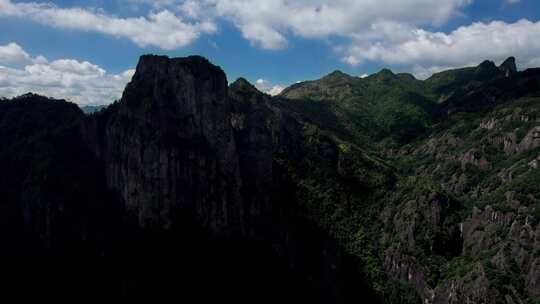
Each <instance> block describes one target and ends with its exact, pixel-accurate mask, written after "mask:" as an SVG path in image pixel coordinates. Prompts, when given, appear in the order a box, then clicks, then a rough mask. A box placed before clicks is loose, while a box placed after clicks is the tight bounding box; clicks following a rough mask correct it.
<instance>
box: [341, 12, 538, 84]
mask: <svg viewBox="0 0 540 304" xmlns="http://www.w3.org/2000/svg"><path fill="white" fill-rule="evenodd" d="M385 27H387V28H392V27H395V25H392V24H390V25H388V24H386V25H385V24H382V25H381V24H375V25H373V26H372V29H373V32H372V35H364V36H357V37H355V38H354V39H353V40H352V42H351V44H350V45H349V46H348V47H346V48H344V49H343V50H342V52H344V55H343V60H344V61H345V62H347V63H349V64H351V65H357V64H361V63H363V62H365V61H373V62H383V63H386V64H390V65H408V66H414V68H415V73H416V74H417V76H419V77H425V76H429V74H430V73H432V72H433V71H438V70H441V69H445V68H449V67H462V66H466V65H472V64H478V63H480V62H481V61H483V60H485V59H492V60H495V61H502V60H504V59H505V58H506V57H508V56H512V55H513V56H516V57H517V58H518V60H519V62H518V63H519V65H520V66H521V67H530V66H533V64H534V60H536V59H535V58H538V54H539V53H540V40H538V39H537V38H538V37H540V22H536V23H533V22H530V21H527V20H520V21H518V22H515V23H510V24H509V23H505V22H501V21H494V22H491V23H481V22H477V23H473V24H471V25H469V26H463V27H460V28H458V29H456V30H455V31H453V32H451V33H449V34H447V33H442V32H430V31H426V30H423V29H419V28H416V27H412V26H409V27H401V30H400V31H391V30H384V28H385ZM380 28H383V30H378V29H380Z"/></svg>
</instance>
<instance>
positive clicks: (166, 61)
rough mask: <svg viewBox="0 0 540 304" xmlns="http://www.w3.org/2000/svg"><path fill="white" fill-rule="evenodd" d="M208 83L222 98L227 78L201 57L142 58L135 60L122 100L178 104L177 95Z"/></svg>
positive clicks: (151, 56) (146, 56) (219, 69)
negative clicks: (134, 66)
mask: <svg viewBox="0 0 540 304" xmlns="http://www.w3.org/2000/svg"><path fill="white" fill-rule="evenodd" d="M202 83H208V85H211V86H212V87H213V88H215V91H216V92H218V95H220V96H222V95H226V92H227V79H226V76H225V73H224V72H223V70H222V69H221V68H220V67H218V66H216V65H213V64H212V63H210V62H209V61H208V60H207V59H206V58H204V57H201V56H189V57H179V58H169V57H167V56H156V55H144V56H141V58H140V59H139V63H138V64H137V69H136V70H135V74H134V75H133V78H132V80H131V82H130V83H129V84H128V85H127V87H126V90H125V91H124V95H123V98H122V101H123V102H126V103H128V104H131V103H134V104H140V103H143V102H144V103H148V102H152V103H159V104H172V103H182V100H181V99H182V98H184V95H182V94H181V93H180V92H184V91H186V90H193V91H200V90H202V88H199V87H200V85H201V84H202Z"/></svg>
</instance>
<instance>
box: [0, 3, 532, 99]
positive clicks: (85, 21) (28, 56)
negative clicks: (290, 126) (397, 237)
mask: <svg viewBox="0 0 540 304" xmlns="http://www.w3.org/2000/svg"><path fill="white" fill-rule="evenodd" d="M291 3H292V1H286V0H157V1H149V0H107V1H105V0H90V1H88V0H86V1H83V0H58V1H38V0H33V1H18V0H0V28H2V31H1V32H0V95H1V96H12V95H17V94H20V93H23V92H25V91H29V90H31V91H35V92H38V93H42V94H47V95H50V96H53V97H57V98H66V99H69V100H72V101H74V102H77V103H79V104H102V103H109V102H111V101H112V100H113V99H115V98H118V97H119V96H120V93H121V91H122V88H123V86H124V85H125V83H126V82H127V81H129V78H130V76H131V74H132V72H133V71H132V69H133V68H134V67H135V65H136V62H137V59H138V57H139V56H140V55H142V54H147V53H154V54H165V55H169V56H186V55H191V54H198V55H202V56H205V57H207V58H209V59H210V60H211V61H212V62H213V63H215V64H217V65H220V66H221V67H222V68H223V69H224V70H225V71H226V73H227V75H228V78H229V81H233V80H234V79H236V78H237V77H240V76H242V77H245V78H247V79H248V80H250V81H252V82H253V83H256V84H257V85H258V86H259V87H260V89H261V90H264V91H268V92H272V93H277V92H279V90H280V89H281V88H283V87H285V86H287V85H290V84H292V83H295V82H297V81H301V80H306V79H315V78H319V77H321V76H323V75H325V74H327V73H329V72H331V71H333V70H336V69H340V70H342V71H344V72H347V73H349V74H351V75H357V76H360V75H364V74H370V73H374V72H377V71H378V70H380V69H381V68H383V67H390V68H391V69H393V70H395V71H399V72H411V73H413V74H415V75H416V76H417V77H419V78H425V77H428V76H429V75H431V74H432V73H433V72H437V71H440V70H442V69H446V68H453V67H461V66H467V65H472V64H476V63H479V62H480V61H482V60H484V59H491V60H494V61H496V62H497V63H498V62H500V61H502V60H504V59H505V58H506V57H508V56H511V55H515V56H516V57H518V64H519V66H520V68H527V67H532V66H536V65H538V66H540V41H538V40H540V39H538V38H539V37H540V22H539V20H540V1H538V0H520V1H516V0H437V1H433V0H387V1H381V0H379V1H375V0H296V1H294V4H291ZM44 78H49V79H46V81H45V80H44Z"/></svg>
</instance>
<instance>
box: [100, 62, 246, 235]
mask: <svg viewBox="0 0 540 304" xmlns="http://www.w3.org/2000/svg"><path fill="white" fill-rule="evenodd" d="M227 92H228V88H227V79H226V77H225V74H224V73H223V71H222V70H221V69H220V68H218V67H216V66H214V65H212V64H210V63H209V62H208V61H207V60H206V59H204V58H202V57H188V58H176V59H169V58H167V57H160V56H143V57H141V60H140V61H139V64H138V65H137V70H136V73H135V75H134V76H133V79H132V81H131V82H130V83H129V84H128V86H127V87H126V90H125V92H124V94H123V96H122V99H121V100H120V101H119V103H118V104H117V106H116V107H114V108H112V109H110V111H111V112H112V113H110V114H109V115H110V117H109V120H108V121H107V122H106V127H105V134H104V136H105V138H104V140H103V147H102V155H103V159H104V162H105V164H106V167H105V173H106V178H107V184H108V185H109V187H110V188H111V189H112V190H113V191H115V192H117V193H119V194H120V196H121V197H122V199H123V200H124V202H125V204H126V207H127V210H128V211H129V212H132V213H133V214H134V215H136V217H137V219H138V222H139V224H140V225H141V226H143V227H144V226H149V227H163V228H169V227H171V225H173V223H174V221H175V216H176V215H178V213H179V212H194V213H195V214H196V216H197V218H198V221H200V222H201V223H202V224H203V225H204V226H207V227H209V228H211V229H212V230H214V231H226V230H227V229H240V230H243V231H244V230H245V229H246V228H245V227H244V224H245V223H243V222H242V221H241V217H242V216H241V215H242V213H243V212H244V206H243V204H242V199H241V197H240V187H241V181H240V173H239V164H238V157H237V150H236V145H235V141H234V134H233V130H232V128H231V125H230V102H229V99H228V93H227ZM233 227H234V228H233Z"/></svg>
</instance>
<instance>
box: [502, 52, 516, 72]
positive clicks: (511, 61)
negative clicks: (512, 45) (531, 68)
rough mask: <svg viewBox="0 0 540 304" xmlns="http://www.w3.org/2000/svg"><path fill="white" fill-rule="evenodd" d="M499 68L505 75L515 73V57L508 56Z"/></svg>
mask: <svg viewBox="0 0 540 304" xmlns="http://www.w3.org/2000/svg"><path fill="white" fill-rule="evenodd" d="M499 70H501V71H502V72H503V73H504V74H505V76H506V77H509V76H511V75H513V74H515V73H517V66H516V58H515V57H513V56H512V57H508V58H507V59H506V60H505V61H504V62H503V63H502V64H501V65H500V66H499Z"/></svg>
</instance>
